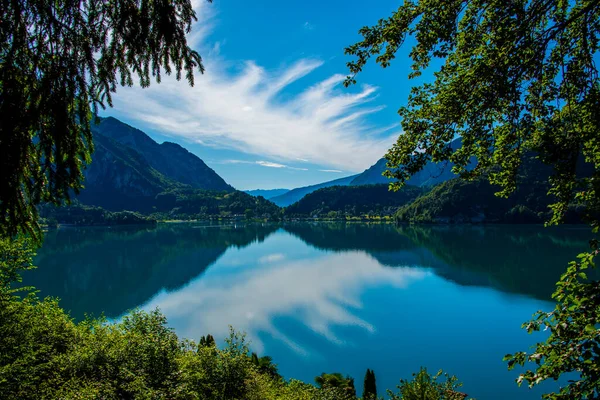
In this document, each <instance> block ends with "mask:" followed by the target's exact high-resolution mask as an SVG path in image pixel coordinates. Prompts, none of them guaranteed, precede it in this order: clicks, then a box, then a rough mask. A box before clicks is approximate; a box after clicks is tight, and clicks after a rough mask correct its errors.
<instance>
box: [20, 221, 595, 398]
mask: <svg viewBox="0 0 600 400" xmlns="http://www.w3.org/2000/svg"><path fill="white" fill-rule="evenodd" d="M588 232H589V231H588V230H587V229H585V228H575V227H561V228H553V229H545V228H541V227H533V226H487V227H483V226H444V227H442V226H417V227H409V226H399V227H397V226H394V225H391V224H361V223H347V224H346V223H286V224H247V225H245V224H236V225H209V224H208V223H184V224H159V225H158V226H157V227H155V228H131V227H128V228H62V229H59V230H55V231H50V232H48V233H47V235H46V239H45V243H44V246H43V247H42V248H41V249H40V250H39V251H38V256H37V258H36V265H38V267H39V268H38V269H37V270H34V271H28V272H27V273H26V274H25V276H24V282H25V284H27V285H34V286H36V287H37V288H38V289H39V290H40V295H41V296H56V297H60V298H61V305H62V306H63V307H64V308H66V309H67V310H70V312H71V315H72V316H73V317H74V318H76V319H82V318H84V316H85V315H86V314H91V315H95V316H98V315H100V314H101V313H104V314H105V315H106V316H107V317H108V318H109V319H118V318H119V317H121V316H122V315H123V314H125V313H126V312H127V310H130V309H133V308H142V309H146V310H151V309H154V308H156V307H158V308H160V309H161V310H162V312H163V313H164V314H165V315H166V316H167V318H168V320H169V325H170V326H172V327H173V328H174V329H175V331H176V332H177V333H178V334H179V335H180V337H186V338H191V339H195V340H198V339H199V338H200V336H201V335H205V334H208V333H210V334H212V335H213V336H215V338H216V339H217V340H218V341H219V342H222V339H223V338H224V337H225V336H226V335H227V333H228V327H229V325H232V326H233V327H234V328H235V329H236V330H239V331H244V332H246V333H247V337H248V338H249V339H250V340H251V348H252V350H253V351H256V352H257V353H259V355H270V356H272V357H273V359H274V362H275V363H276V364H278V366H279V370H280V372H281V373H282V374H283V375H284V376H285V377H288V378H289V377H294V378H298V379H302V380H304V381H307V382H313V378H314V377H315V376H316V375H319V374H320V373H321V372H341V373H343V374H349V375H351V376H353V377H354V378H355V380H356V386H357V393H358V394H359V395H360V393H361V392H362V380H363V377H364V373H365V370H366V369H367V368H371V369H373V370H374V371H375V374H376V377H377V386H378V391H379V393H380V394H383V393H384V392H385V389H386V388H390V389H392V388H394V389H395V386H396V385H397V383H398V380H399V379H400V378H410V377H411V374H412V373H413V372H417V371H418V370H419V367H420V366H425V367H427V368H428V370H429V371H430V372H437V370H438V369H440V368H443V369H444V370H445V371H448V372H449V373H451V374H454V375H456V376H457V377H458V378H459V379H460V380H461V381H462V382H463V383H464V387H463V391H464V392H466V393H468V394H469V395H470V396H472V397H475V398H478V399H509V398H510V399H536V398H540V393H541V392H540V391H539V390H536V391H530V390H528V389H527V388H525V387H523V388H519V387H517V385H516V384H515V383H514V379H515V378H516V376H517V373H516V372H515V371H507V368H506V364H505V363H504V362H503V361H502V357H503V356H504V355H505V354H506V353H514V352H516V351H521V350H526V349H527V348H528V347H529V346H531V345H532V344H534V343H535V342H536V341H540V340H543V339H544V334H543V333H538V334H534V335H528V334H527V333H526V332H525V331H524V330H522V329H521V328H520V326H521V324H522V323H523V322H525V321H527V320H528V319H529V318H530V317H531V315H532V314H533V313H534V312H535V311H536V310H539V309H544V310H550V309H551V308H552V303H551V302H550V300H551V298H550V295H551V294H552V292H553V290H554V283H555V282H556V281H557V280H558V278H559V276H560V274H561V272H562V271H563V270H564V268H565V266H566V264H567V262H568V261H570V260H572V259H574V258H575V256H576V255H577V254H578V253H580V252H582V251H585V250H586V249H587V240H588V239H589V233H588Z"/></svg>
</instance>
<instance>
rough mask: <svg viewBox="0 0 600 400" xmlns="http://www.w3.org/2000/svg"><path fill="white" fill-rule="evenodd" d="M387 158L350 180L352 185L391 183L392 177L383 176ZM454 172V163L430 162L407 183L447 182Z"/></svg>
mask: <svg viewBox="0 0 600 400" xmlns="http://www.w3.org/2000/svg"><path fill="white" fill-rule="evenodd" d="M386 162H387V161H386V159H385V158H381V159H380V160H379V161H377V162H376V163H375V164H374V165H373V166H371V167H370V168H368V169H367V170H365V171H364V172H363V173H361V174H360V175H358V176H357V177H356V178H354V179H353V180H352V182H350V185H352V186H358V185H373V184H377V183H385V184H389V183H390V182H392V180H391V179H389V178H386V177H385V176H383V175H382V174H383V172H384V171H385V170H386V169H387V167H386ZM455 177H456V175H455V174H453V173H452V163H448V164H435V163H432V162H429V163H427V164H426V165H425V167H424V168H423V169H422V170H421V171H419V172H417V173H416V174H414V175H413V176H412V177H411V178H410V179H409V180H408V181H407V182H406V183H407V184H409V185H413V186H434V185H437V184H438V183H441V182H445V181H447V180H448V179H452V178H455Z"/></svg>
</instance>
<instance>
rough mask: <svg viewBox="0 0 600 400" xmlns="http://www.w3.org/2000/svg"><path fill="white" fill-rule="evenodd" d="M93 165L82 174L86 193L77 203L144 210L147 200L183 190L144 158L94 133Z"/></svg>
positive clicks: (80, 195) (118, 208) (83, 193)
mask: <svg viewBox="0 0 600 400" xmlns="http://www.w3.org/2000/svg"><path fill="white" fill-rule="evenodd" d="M93 139H94V148H95V151H94V153H93V154H92V163H91V164H90V165H89V166H88V167H87V169H86V170H85V181H84V186H85V189H84V190H82V191H81V193H80V194H79V196H78V197H77V199H78V200H79V201H81V202H82V203H85V204H92V205H97V206H101V207H105V208H108V209H110V210H114V211H120V210H124V209H131V207H129V206H130V205H132V204H134V205H136V207H135V209H137V210H139V209H144V208H145V207H144V205H145V203H146V202H147V201H148V200H152V199H153V198H154V196H156V195H157V194H158V193H160V192H163V191H165V190H167V189H171V188H176V187H180V186H184V185H182V184H180V183H178V182H176V181H173V180H171V179H169V178H167V177H165V176H164V175H163V174H161V173H160V172H158V171H157V170H155V169H154V168H152V166H150V164H149V163H148V161H147V160H146V158H145V157H143V156H142V155H141V154H140V153H138V152H137V151H135V150H133V149H132V148H130V147H127V146H125V145H122V144H120V143H118V142H117V141H115V140H112V139H110V138H109V137H106V136H104V135H102V134H99V133H97V132H95V133H94V136H93Z"/></svg>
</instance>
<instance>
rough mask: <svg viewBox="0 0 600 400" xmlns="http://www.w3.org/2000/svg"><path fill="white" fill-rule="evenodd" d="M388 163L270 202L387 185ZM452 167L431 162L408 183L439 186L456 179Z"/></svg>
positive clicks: (285, 203)
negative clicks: (327, 190)
mask: <svg viewBox="0 0 600 400" xmlns="http://www.w3.org/2000/svg"><path fill="white" fill-rule="evenodd" d="M450 145H451V146H452V148H455V149H456V148H458V147H460V146H461V145H462V140H461V139H460V138H458V139H455V140H453V141H452V143H451V144H450ZM386 162H387V161H386V160H385V158H380V159H379V160H378V161H377V162H376V163H375V164H373V165H372V166H370V167H369V168H367V169H366V170H364V171H363V172H361V173H360V174H357V175H352V176H347V177H345V178H341V179H336V180H333V181H327V182H323V183H319V184H316V185H311V186H304V187H300V188H296V189H292V190H290V191H289V192H287V193H285V194H283V195H281V196H276V197H273V198H271V199H270V200H271V201H272V202H273V203H275V204H277V205H278V206H279V207H287V206H289V205H292V204H294V203H296V202H297V201H300V200H301V199H302V198H303V197H304V196H306V195H307V194H310V193H312V192H314V191H316V190H319V189H323V188H327V187H332V186H361V185H377V184H384V183H385V184H387V183H390V182H392V180H391V179H388V178H386V177H385V176H383V172H384V171H385V170H386V169H387V167H386ZM452 166H453V164H452V163H443V164H436V163H432V162H429V163H427V165H425V167H424V168H423V170H421V171H419V172H418V173H416V174H415V175H413V176H412V177H411V178H410V179H409V180H408V181H407V182H406V183H407V184H410V185H412V186H418V187H424V186H434V185H437V184H438V183H442V182H445V181H447V180H449V179H452V178H455V177H456V175H455V174H454V173H452Z"/></svg>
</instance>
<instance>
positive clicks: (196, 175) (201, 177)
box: [92, 117, 234, 192]
mask: <svg viewBox="0 0 600 400" xmlns="http://www.w3.org/2000/svg"><path fill="white" fill-rule="evenodd" d="M92 132H93V133H94V136H96V135H97V134H101V135H103V136H106V137H108V138H110V139H113V140H115V141H117V142H118V143H120V144H122V145H125V146H127V147H128V148H130V149H133V150H135V151H136V152H138V153H139V154H140V155H141V156H142V157H143V158H144V159H145V160H146V162H147V163H148V164H149V165H150V166H151V167H152V168H154V169H155V170H156V171H158V172H160V173H161V174H163V175H164V176H165V177H167V178H170V179H172V180H174V181H177V182H180V183H184V184H187V185H190V186H191V187H194V188H197V189H206V190H217V191H227V192H231V191H233V190H234V189H233V188H232V187H231V186H230V185H228V184H227V183H226V182H225V181H224V180H223V178H221V177H220V176H219V175H217V173H216V172H215V171H214V170H212V169H211V168H210V167H208V166H207V165H206V164H205V163H204V161H202V160H201V159H200V158H198V157H197V156H196V155H194V154H192V153H190V152H189V151H187V150H186V149H184V148H183V147H181V146H180V145H178V144H175V143H171V142H164V143H162V144H158V143H156V142H155V141H154V140H152V138H150V136H148V135H146V134H145V133H144V132H142V131H140V130H139V129H136V128H133V127H131V126H129V125H127V124H125V123H123V122H121V121H119V120H118V119H116V118H113V117H108V118H102V119H101V120H100V122H99V124H97V125H92Z"/></svg>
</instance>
